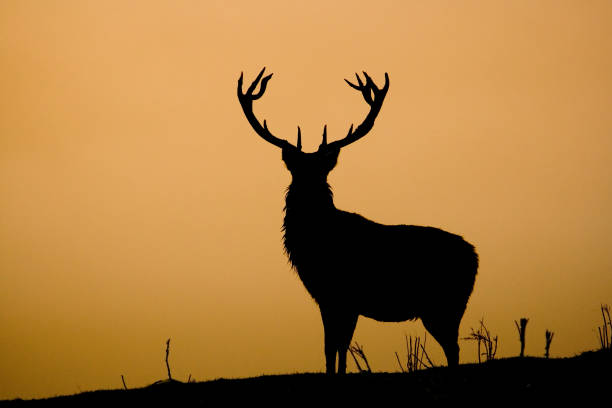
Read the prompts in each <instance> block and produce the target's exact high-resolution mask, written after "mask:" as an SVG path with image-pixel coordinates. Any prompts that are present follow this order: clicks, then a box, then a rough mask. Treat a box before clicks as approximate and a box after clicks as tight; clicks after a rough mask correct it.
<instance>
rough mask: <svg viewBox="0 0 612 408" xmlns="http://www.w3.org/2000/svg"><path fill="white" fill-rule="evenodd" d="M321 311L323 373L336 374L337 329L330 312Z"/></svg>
mask: <svg viewBox="0 0 612 408" xmlns="http://www.w3.org/2000/svg"><path fill="white" fill-rule="evenodd" d="M320 309H321V319H322V320H323V332H324V338H325V340H324V345H325V372H326V373H327V374H335V373H336V354H337V352H338V333H337V332H338V329H337V325H336V324H335V320H336V319H334V314H333V313H332V312H331V311H330V310H327V309H326V310H324V309H323V308H322V307H320Z"/></svg>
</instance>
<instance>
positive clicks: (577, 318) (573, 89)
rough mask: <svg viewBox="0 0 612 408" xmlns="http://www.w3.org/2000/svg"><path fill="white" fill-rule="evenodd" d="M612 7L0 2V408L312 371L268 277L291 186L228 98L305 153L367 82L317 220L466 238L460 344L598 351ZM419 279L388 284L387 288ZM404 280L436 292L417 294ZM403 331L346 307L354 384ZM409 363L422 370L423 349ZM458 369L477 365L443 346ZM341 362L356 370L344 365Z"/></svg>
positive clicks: (292, 304) (387, 360) (610, 167)
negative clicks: (355, 357)
mask: <svg viewBox="0 0 612 408" xmlns="http://www.w3.org/2000/svg"><path fill="white" fill-rule="evenodd" d="M611 21H612V2H610V1H607V0H602V1H596V0H592V1H582V0H575V1H563V0H550V1H547V0H541V1H533V0H524V1H521V0H508V1H493V0H474V1H451V0H448V1H439V0H434V1H385V0H379V1H358V0H351V1H329V0H326V1H319V0H309V1H299V2H292V1H286V0H285V1H281V0H263V1H211V0H202V1H195V0H191V1H187V0H180V1H153V0H147V1H144V0H143V1H82V0H74V1H34V0H26V1H23V0H3V1H1V2H0V399H6V398H15V397H21V398H33V397H47V396H52V395H58V394H73V393H77V392H80V391H86V390H93V389H100V388H120V387H122V384H121V375H124V377H125V380H126V383H127V385H128V387H140V386H145V385H148V384H150V383H152V382H154V381H156V380H159V379H163V378H165V377H166V367H165V363H164V356H165V342H166V339H168V338H171V339H172V341H171V352H170V364H171V368H172V374H173V377H175V378H176V379H179V380H182V381H186V380H187V378H188V376H189V375H190V374H191V376H192V377H194V378H196V379H197V380H207V379H214V378H219V377H226V378H236V377H249V376H256V375H261V374H280V373H295V372H321V371H323V370H324V358H323V329H322V324H321V321H320V315H319V312H318V308H317V306H316V305H315V303H314V301H313V300H312V299H311V298H310V297H309V295H308V294H307V292H306V290H305V289H304V288H303V286H302V283H301V282H300V280H299V278H298V277H297V275H296V274H295V273H294V272H293V271H292V270H291V269H290V267H289V264H288V262H287V258H286V256H285V255H284V253H283V248H282V241H281V236H282V235H281V230H280V228H281V225H282V217H283V212H282V210H283V206H284V194H285V189H286V187H287V185H288V184H289V182H290V174H289V173H288V171H287V170H286V168H285V167H284V164H283V163H282V161H281V152H280V150H279V149H278V148H276V147H274V146H272V145H270V144H268V143H266V142H264V141H263V140H262V139H261V138H259V137H258V136H257V135H256V134H255V133H254V132H253V130H252V129H251V128H250V126H249V124H248V122H247V121H246V119H245V117H244V115H243V113H242V111H241V109H240V105H239V103H238V100H237V98H236V82H237V79H238V77H239V76H240V73H241V72H242V71H244V75H245V82H248V83H250V81H251V80H252V79H254V78H255V76H256V75H257V73H258V72H259V70H260V69H261V68H262V67H264V66H266V67H267V69H268V71H269V72H273V73H274V77H273V78H272V79H271V81H270V82H269V84H268V89H267V91H266V94H265V96H264V97H263V98H262V99H261V100H259V101H257V102H256V103H255V113H256V114H257V115H258V117H259V118H260V119H261V120H263V119H264V118H265V119H267V121H268V125H269V127H270V129H271V130H272V131H273V132H274V133H275V135H277V136H279V137H282V138H286V139H288V140H290V141H291V142H293V143H295V137H296V127H297V125H300V126H301V128H302V137H303V144H304V150H306V151H313V150H315V149H316V148H317V146H318V145H319V143H320V141H321V130H322V128H323V125H324V124H327V125H328V132H329V139H330V141H331V140H335V139H338V138H340V137H343V136H344V135H345V134H346V131H347V129H348V127H349V125H350V124H351V123H355V124H357V123H359V122H361V120H363V118H364V116H365V114H366V113H367V110H368V109H367V108H368V107H367V105H366V103H365V102H364V101H363V99H362V97H361V96H360V95H359V93H358V92H356V91H354V90H352V89H351V88H349V87H348V86H347V85H346V83H345V82H344V81H343V79H344V78H349V79H351V78H354V73H355V72H361V71H362V70H366V71H367V72H368V73H369V74H370V75H371V76H372V77H373V79H374V80H375V81H376V82H377V83H378V84H379V85H382V84H383V83H384V73H385V72H388V73H389V77H390V83H391V85H390V90H389V93H388V95H387V98H386V100H385V103H384V105H383V107H382V110H381V112H380V115H379V116H378V119H377V122H376V125H375V126H374V129H373V130H372V131H371V132H370V134H369V135H368V136H366V137H365V138H363V139H362V140H360V141H359V142H357V143H355V144H353V145H351V146H349V147H347V148H345V149H343V151H342V153H341V155H340V158H339V164H338V166H337V168H336V169H335V170H334V171H333V172H332V173H331V175H330V178H329V182H330V184H331V185H332V187H333V189H334V193H335V203H336V206H337V207H338V208H340V209H343V210H348V211H354V212H358V213H360V214H362V215H364V216H366V217H368V218H370V219H372V220H374V221H377V222H381V223H385V224H416V225H431V226H435V227H439V228H442V229H445V230H447V231H450V232H453V233H456V234H460V235H462V236H463V237H464V238H465V239H466V240H468V241H469V242H471V243H472V244H474V245H475V247H476V250H477V252H478V254H479V256H480V261H481V262H480V269H479V274H478V276H477V278H476V285H475V289H474V293H473V294H472V297H471V299H470V302H469V303H468V307H467V311H466V314H465V316H464V318H463V321H462V325H461V330H460V336H461V337H465V336H468V335H469V333H470V328H472V327H474V328H477V327H478V322H479V320H480V319H482V318H484V321H485V324H486V326H487V327H488V328H489V329H490V331H491V332H492V333H493V334H494V335H498V336H499V350H498V356H500V357H507V356H514V355H518V353H519V349H520V343H519V340H518V334H517V332H516V328H515V326H514V320H518V319H520V318H521V317H528V318H529V319H530V320H529V324H528V326H527V347H526V354H528V355H534V356H542V355H543V354H544V344H545V337H544V332H545V330H551V331H553V332H554V333H555V337H554V340H553V342H552V346H551V355H552V356H553V357H565V356H573V355H575V354H578V353H580V352H583V351H586V350H590V349H595V348H597V347H598V340H597V326H599V325H600V324H601V313H600V305H601V304H602V303H608V304H612V216H611V214H610V211H612V179H611V175H612V24H610V22H611ZM423 290H425V288H419V287H407V288H406V296H410V295H411V293H414V292H415V291H423ZM427 290H435V288H428V289H427ZM424 333H425V331H424V328H423V326H422V324H421V323H420V322H408V323H401V324H395V323H393V324H390V323H378V322H375V321H372V320H369V319H365V318H360V320H359V323H358V325H357V330H356V332H355V336H354V338H353V340H355V341H357V342H359V343H360V344H362V345H363V346H364V349H365V352H366V354H367V356H368V359H369V361H370V363H371V365H372V368H373V369H374V370H375V371H398V370H399V368H398V367H397V362H396V360H395V355H394V352H396V351H397V352H398V353H399V354H400V356H402V357H404V358H405V346H404V335H405V334H408V335H413V336H415V335H419V336H421V337H422V336H423V335H424ZM427 345H428V350H429V351H430V355H431V356H432V358H433V359H434V360H435V362H437V363H438V364H444V363H445V359H444V357H443V353H442V351H441V348H440V347H439V346H438V344H437V343H435V342H434V340H433V338H431V336H428V340H427ZM460 346H461V362H462V363H468V362H475V361H476V360H477V355H476V345H475V344H474V343H472V342H469V341H461V342H460ZM349 370H350V371H355V366H354V365H353V363H352V361H349Z"/></svg>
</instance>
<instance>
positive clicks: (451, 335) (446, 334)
mask: <svg viewBox="0 0 612 408" xmlns="http://www.w3.org/2000/svg"><path fill="white" fill-rule="evenodd" d="M421 320H422V322H423V326H425V329H427V331H428V332H429V333H430V334H431V335H432V336H433V337H434V339H436V341H437V342H438V343H439V344H440V346H442V350H444V354H445V356H446V361H447V364H448V366H449V367H455V366H457V365H459V343H458V338H459V322H454V321H452V320H450V321H449V319H444V318H436V317H427V318H425V317H424V318H422V319H421Z"/></svg>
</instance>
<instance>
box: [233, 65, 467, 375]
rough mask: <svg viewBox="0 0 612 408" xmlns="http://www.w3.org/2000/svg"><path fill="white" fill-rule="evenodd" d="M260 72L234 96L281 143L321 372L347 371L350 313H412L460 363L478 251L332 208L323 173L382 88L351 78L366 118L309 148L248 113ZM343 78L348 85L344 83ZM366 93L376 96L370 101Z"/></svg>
mask: <svg viewBox="0 0 612 408" xmlns="http://www.w3.org/2000/svg"><path fill="white" fill-rule="evenodd" d="M263 72H264V71H263V70H262V72H261V73H260V74H259V76H258V77H257V79H256V80H255V81H254V82H253V84H252V85H251V87H250V88H249V90H248V91H247V92H246V94H243V93H242V76H241V78H240V80H239V89H238V90H239V92H238V97H239V99H240V102H241V104H242V106H243V109H244V111H245V114H246V116H247V119H248V120H249V122H250V123H251V125H252V126H253V128H254V129H255V130H256V131H257V133H259V134H260V136H262V137H263V138H264V139H265V140H267V141H269V142H270V143H272V144H275V145H277V146H279V147H281V148H282V154H283V155H282V157H283V161H284V162H285V164H286V166H287V168H288V169H289V171H290V172H291V174H292V182H291V184H290V186H289V188H288V189H287V196H286V205H285V218H284V223H283V231H284V246H285V251H286V253H287V255H288V257H289V260H290V262H291V264H292V265H293V267H294V268H295V270H296V271H297V273H298V275H299V277H300V279H301V280H302V282H303V283H304V286H305V287H306V289H307V290H308V292H309V293H310V295H311V296H312V297H313V299H314V300H315V301H316V302H317V304H318V305H319V309H320V311H321V317H322V320H323V327H324V334H325V358H326V370H327V372H328V373H334V372H335V371H336V356H337V357H338V372H339V373H344V372H345V371H346V353H347V350H348V347H349V345H350V342H351V339H352V336H353V332H354V329H355V326H356V324H357V319H358V317H359V316H360V315H361V316H365V317H369V318H372V319H375V320H378V321H385V322H401V321H405V320H412V319H416V318H420V319H421V320H422V322H423V324H424V326H425V328H426V329H427V330H428V331H429V332H430V333H431V334H432V335H433V336H434V338H435V339H436V340H437V341H438V343H440V345H441V346H442V348H443V350H444V352H445V355H446V358H447V361H448V364H449V365H456V364H458V362H459V346H458V344H457V339H458V330H459V324H460V322H461V318H462V317H463V313H464V311H465V307H466V305H467V301H468V299H469V297H470V294H471V293H472V289H473V286H474V281H475V277H476V271H477V268H478V256H477V254H476V252H475V250H474V247H473V246H472V245H471V244H469V243H468V242H466V241H464V240H463V238H461V237H460V236H458V235H454V234H451V233H448V232H446V231H443V230H440V229H437V228H433V227H421V226H414V225H383V224H379V223H376V222H373V221H370V220H368V219H367V218H365V217H363V216H361V215H359V214H355V213H350V212H346V211H342V210H339V209H337V208H336V207H335V205H334V201H333V193H332V191H331V187H330V186H329V184H328V183H327V175H328V174H329V172H330V171H331V170H332V169H333V168H334V167H335V165H336V163H337V160H338V155H339V153H340V149H341V148H342V147H344V146H346V145H348V144H350V143H352V142H354V141H355V140H357V139H359V138H360V137H363V136H364V135H365V134H366V133H367V132H368V131H369V130H370V128H371V127H372V125H373V123H374V118H375V117H376V115H377V114H378V111H379V110H380V107H381V105H382V100H383V99H384V96H385V94H386V91H387V89H388V77H386V84H385V87H384V88H383V89H381V90H379V89H378V88H376V86H375V85H374V83H373V82H372V80H371V79H370V77H368V76H367V74H366V81H367V82H366V85H364V84H363V83H362V82H361V80H360V79H359V77H357V80H358V82H359V85H360V86H357V85H353V84H351V83H349V85H351V86H352V87H354V88H356V89H358V90H360V91H361V92H362V93H363V95H364V99H365V100H366V102H368V104H370V105H371V106H372V110H371V111H370V114H369V115H368V117H367V118H366V120H365V121H364V122H363V123H362V124H361V125H360V126H359V127H357V129H356V130H355V131H353V128H352V126H351V129H350V130H349V134H348V135H347V137H345V138H344V139H342V140H339V141H336V142H333V143H330V144H327V132H326V129H325V130H324V134H323V143H322V144H321V147H320V148H319V150H318V151H317V152H314V153H304V152H302V151H301V138H300V131H299V128H298V145H297V148H296V147H294V146H293V145H291V144H290V143H288V142H286V141H285V140H282V139H277V138H276V137H274V136H273V135H272V134H271V133H270V132H269V130H268V129H267V125H266V122H265V121H264V125H263V126H261V125H260V124H259V122H258V121H257V120H256V119H255V116H254V115H253V113H252V106H251V104H252V101H253V100H256V99H258V98H259V97H261V96H262V95H263V92H264V91H265V88H266V85H267V81H268V80H269V79H270V77H271V75H270V76H267V77H265V78H263V80H262V83H261V90H260V92H259V93H258V94H256V95H253V91H254V89H255V87H256V86H257V83H258V82H259V80H260V79H261V77H262V75H263ZM347 82H348V81H347ZM371 93H373V94H374V98H372V96H371Z"/></svg>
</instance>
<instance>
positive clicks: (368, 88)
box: [328, 71, 389, 149]
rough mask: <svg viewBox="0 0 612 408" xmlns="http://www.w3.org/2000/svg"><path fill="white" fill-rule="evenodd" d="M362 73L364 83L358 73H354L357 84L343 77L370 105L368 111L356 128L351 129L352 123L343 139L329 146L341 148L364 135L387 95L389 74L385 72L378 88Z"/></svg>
mask: <svg viewBox="0 0 612 408" xmlns="http://www.w3.org/2000/svg"><path fill="white" fill-rule="evenodd" d="M363 75H364V77H365V84H364V83H363V82H362V81H361V78H360V77H359V75H358V74H355V77H356V78H357V82H358V83H359V85H355V84H353V83H351V82H349V81H348V80H347V79H345V81H346V83H347V84H349V86H350V87H351V88H354V89H356V90H358V91H359V92H361V95H362V96H363V99H364V100H365V101H366V103H367V104H368V105H370V112H368V115H367V116H366V118H365V119H364V120H363V122H362V123H361V124H360V125H359V126H357V128H356V129H355V130H354V131H353V125H352V124H351V127H350V129H349V131H348V134H347V135H346V137H344V139H340V140H336V141H335V142H332V143H330V144H329V145H328V147H329V148H337V149H341V148H343V147H344V146H347V145H349V144H351V143H353V142H355V141H357V140H359V139H361V138H362V137H363V136H365V135H366V134H367V133H368V132H369V131H370V130H371V129H372V126H374V121H375V120H376V117H377V116H378V113H379V112H380V108H381V107H382V104H383V101H384V100H385V96H386V95H387V91H388V90H389V74H388V73H386V72H385V85H384V86H383V87H382V88H380V89H379V88H378V87H377V86H376V84H375V83H374V81H373V80H372V78H370V76H369V75H368V74H367V73H366V72H365V71H363Z"/></svg>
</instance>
